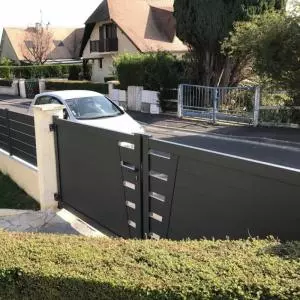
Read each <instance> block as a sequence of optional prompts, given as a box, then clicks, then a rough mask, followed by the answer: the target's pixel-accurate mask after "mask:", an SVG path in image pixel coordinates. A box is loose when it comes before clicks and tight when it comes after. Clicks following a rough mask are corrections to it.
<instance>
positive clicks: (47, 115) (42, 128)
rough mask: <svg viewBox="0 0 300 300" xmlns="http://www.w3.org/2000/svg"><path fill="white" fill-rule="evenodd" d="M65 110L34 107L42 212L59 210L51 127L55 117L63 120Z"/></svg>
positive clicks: (50, 106)
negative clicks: (56, 197)
mask: <svg viewBox="0 0 300 300" xmlns="http://www.w3.org/2000/svg"><path fill="white" fill-rule="evenodd" d="M63 108H64V106H63V105H57V104H48V105H36V106H34V107H33V113H34V126H35V137H36V151H37V167H38V179H39V193H40V204H41V210H47V209H57V204H58V203H57V202H56V201H55V200H54V194H55V193H57V192H58V186H57V181H58V179H57V172H56V170H57V166H56V153H55V141H54V132H53V131H50V129H49V125H50V124H52V123H53V116H58V117H59V118H63Z"/></svg>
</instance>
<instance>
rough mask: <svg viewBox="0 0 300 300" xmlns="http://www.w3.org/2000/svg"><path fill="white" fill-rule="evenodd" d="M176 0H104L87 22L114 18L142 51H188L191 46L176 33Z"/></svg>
mask: <svg viewBox="0 0 300 300" xmlns="http://www.w3.org/2000/svg"><path fill="white" fill-rule="evenodd" d="M173 2H174V1H173V0H104V1H103V2H102V3H101V4H100V6H99V7H98V8H97V9H96V11H95V12H94V13H93V14H92V16H91V17H90V18H89V19H88V20H87V22H86V24H87V25H88V24H91V23H96V22H100V21H109V20H112V21H114V22H115V23H116V24H117V25H118V26H119V27H120V29H121V30H122V31H123V32H124V33H125V34H126V35H127V36H128V38H129V39H130V40H131V41H132V43H133V44H134V45H135V46H136V47H137V48H138V49H139V50H140V51H142V52H150V51H158V50H161V51H171V52H184V51H187V46H186V45H184V44H183V43H182V42H181V41H180V40H179V39H178V37H177V36H176V35H175V33H176V25H175V19H174V17H173V13H172V12H173ZM84 46H85V45H84Z"/></svg>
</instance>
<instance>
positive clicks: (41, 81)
mask: <svg viewBox="0 0 300 300" xmlns="http://www.w3.org/2000/svg"><path fill="white" fill-rule="evenodd" d="M45 90H46V80H45V79H39V91H40V93H43V92H44V91H45Z"/></svg>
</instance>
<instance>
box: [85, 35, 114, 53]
mask: <svg viewBox="0 0 300 300" xmlns="http://www.w3.org/2000/svg"><path fill="white" fill-rule="evenodd" d="M118 48H119V40H118V39H117V38H114V39H104V40H96V41H90V52H91V53H92V52H100V53H101V52H113V51H118Z"/></svg>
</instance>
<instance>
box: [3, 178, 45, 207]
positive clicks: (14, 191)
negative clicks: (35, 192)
mask: <svg viewBox="0 0 300 300" xmlns="http://www.w3.org/2000/svg"><path fill="white" fill-rule="evenodd" d="M1 208H10V209H32V210H38V209H39V204H38V203H37V202H36V201H35V200H34V199H32V198H31V197H30V196H28V195H27V194H26V193H25V192H24V191H23V190H22V189H20V188H19V187H18V186H17V185H16V184H15V183H14V182H13V181H12V180H11V179H10V178H9V177H8V176H6V175H3V174H2V173H0V209H1Z"/></svg>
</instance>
